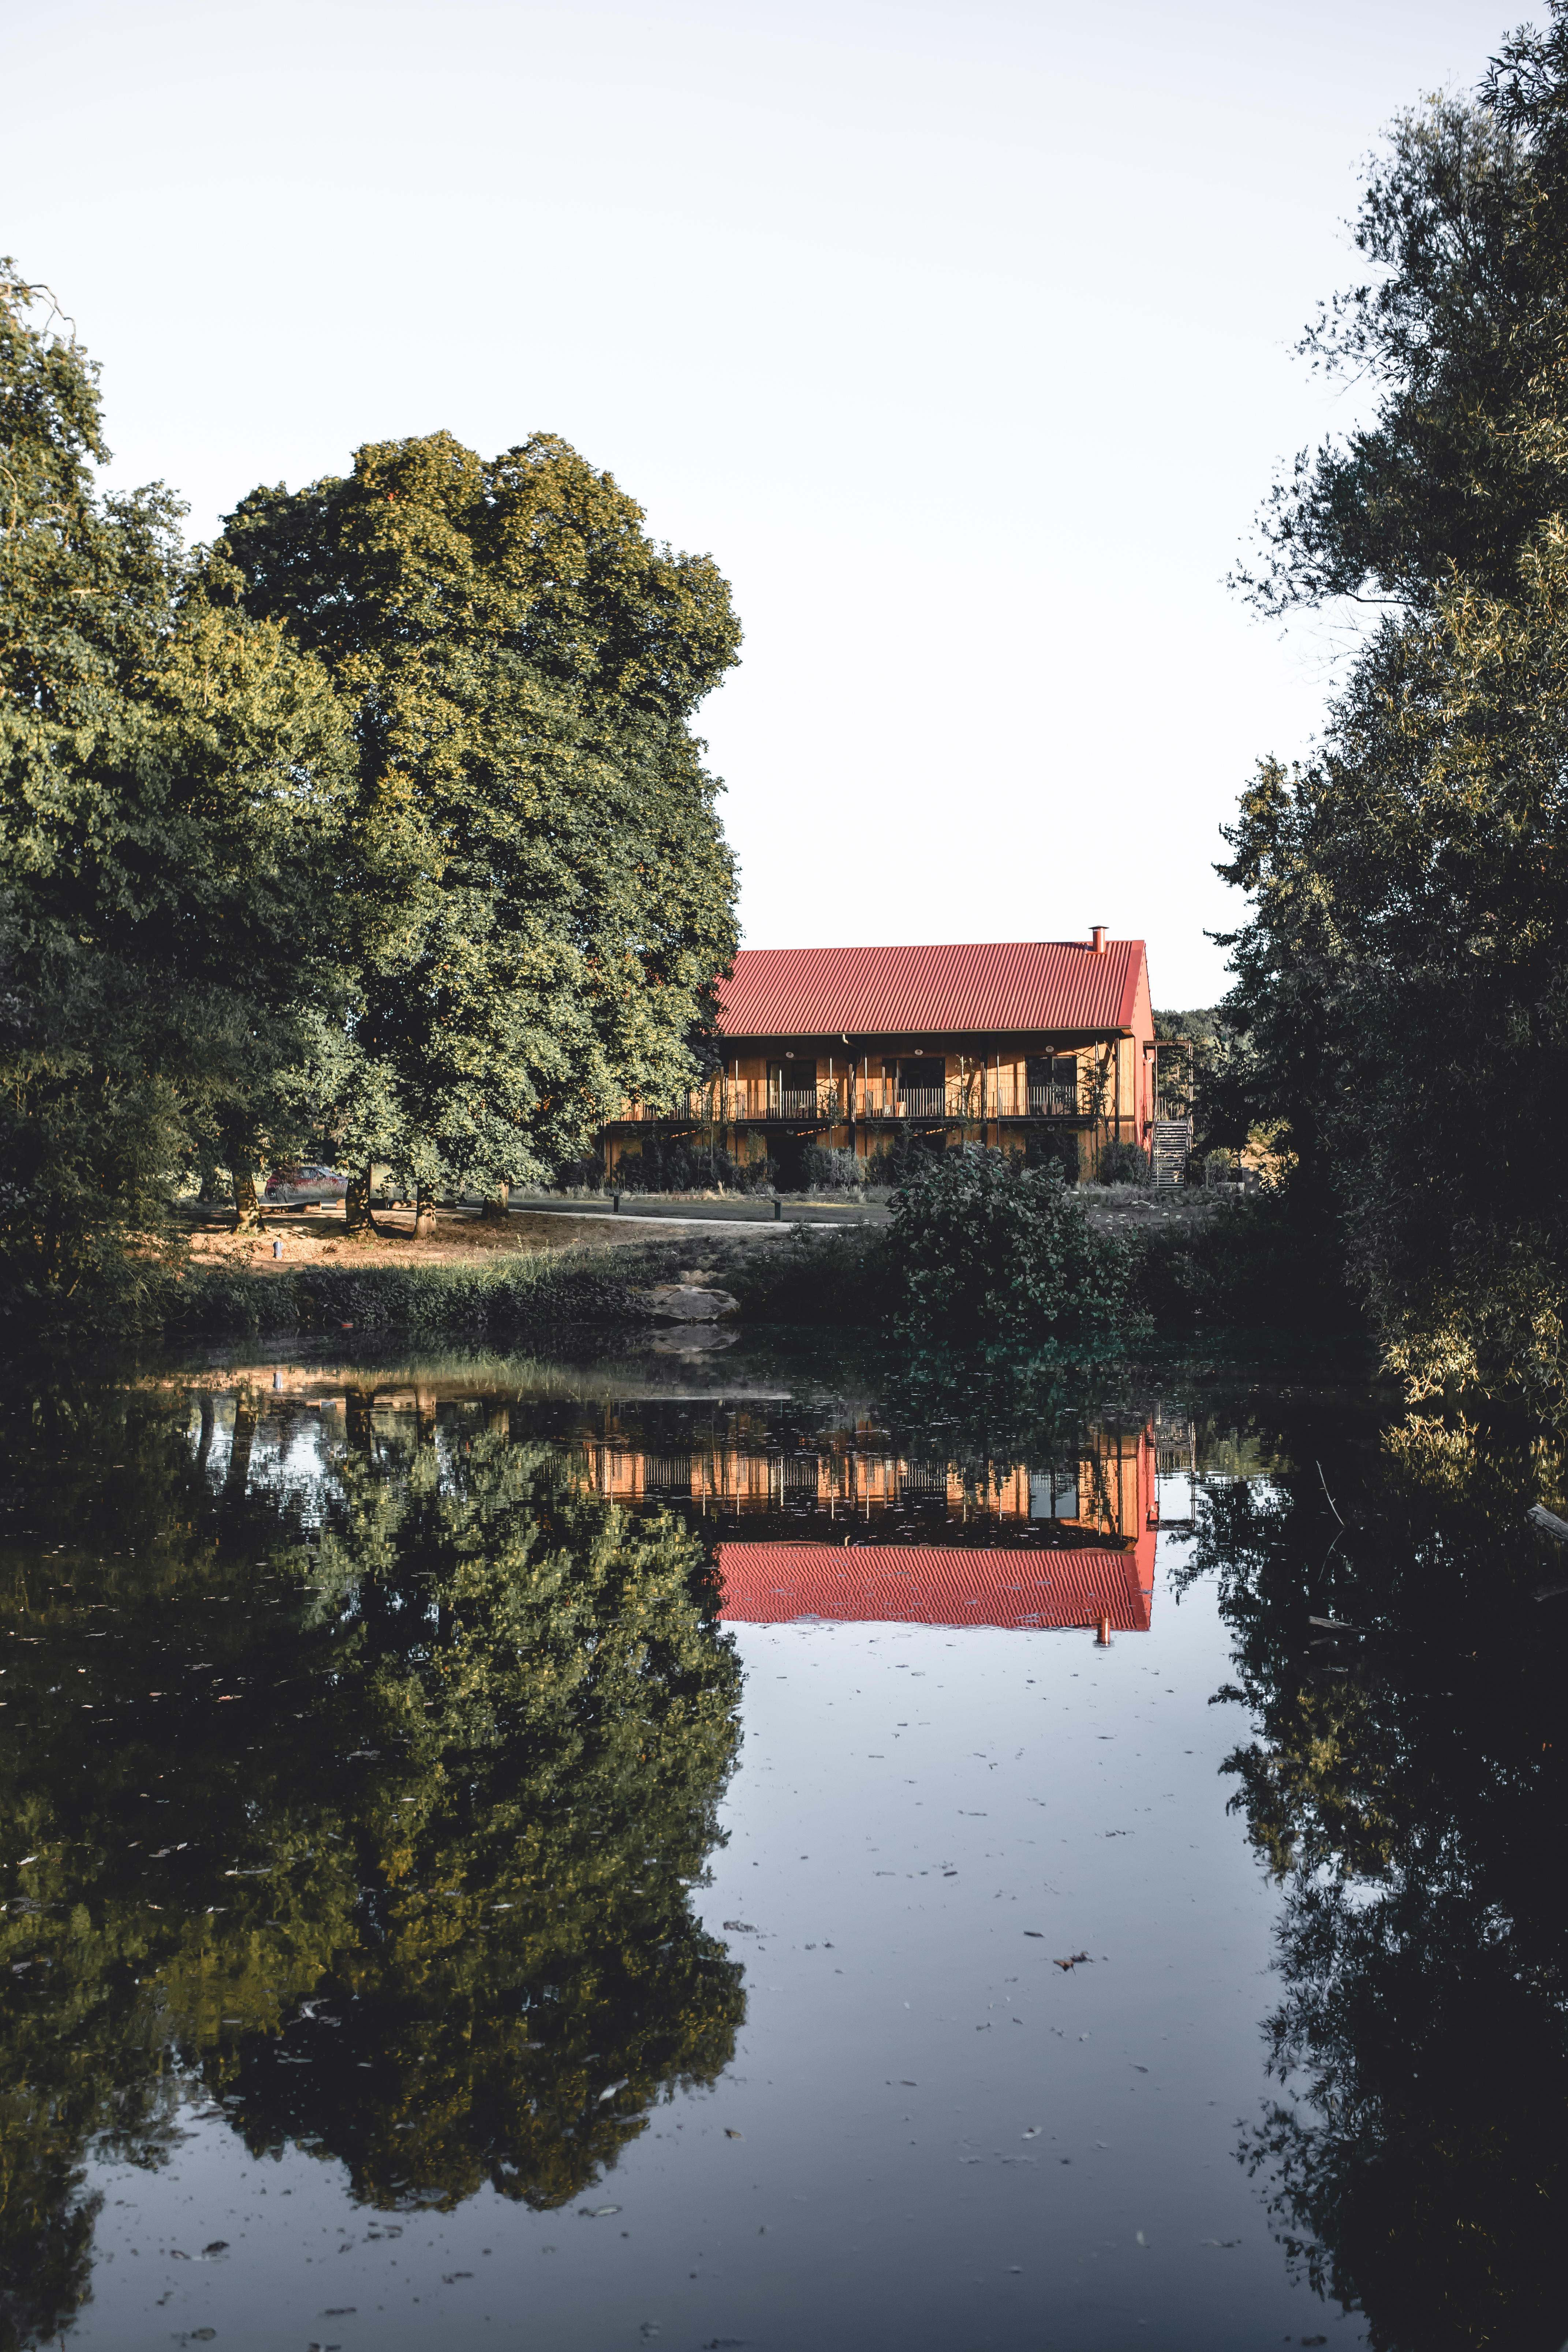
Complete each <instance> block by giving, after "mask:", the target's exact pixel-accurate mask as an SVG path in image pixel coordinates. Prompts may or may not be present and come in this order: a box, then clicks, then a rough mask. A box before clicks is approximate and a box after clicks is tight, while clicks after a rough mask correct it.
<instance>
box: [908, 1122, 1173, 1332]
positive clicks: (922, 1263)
mask: <svg viewBox="0 0 1568 2352" xmlns="http://www.w3.org/2000/svg"><path fill="white" fill-rule="evenodd" d="M893 1216H894V1223H893V1231H892V1234H891V1236H890V1238H889V1243H888V1245H887V1252H886V1263H887V1265H888V1267H889V1274H890V1277H891V1281H890V1306H891V1311H892V1314H893V1318H894V1320H895V1322H896V1323H897V1324H898V1325H899V1326H900V1328H902V1329H903V1330H904V1331H906V1332H907V1333H909V1334H910V1336H911V1337H917V1338H921V1339H956V1340H961V1341H963V1340H968V1341H975V1340H978V1341H980V1342H982V1343H994V1344H995V1345H997V1346H999V1347H1009V1346H1016V1345H1023V1344H1027V1343H1035V1344H1036V1345H1037V1344H1038V1343H1039V1342H1041V1341H1042V1340H1043V1341H1047V1342H1057V1343H1059V1344H1061V1345H1064V1346H1073V1347H1081V1346H1084V1345H1089V1346H1096V1347H1098V1346H1114V1345H1116V1344H1117V1343H1118V1342H1121V1343H1122V1344H1125V1343H1126V1342H1127V1341H1128V1340H1129V1339H1136V1338H1137V1337H1138V1336H1139V1334H1140V1331H1141V1329H1142V1323H1143V1318H1142V1315H1141V1313H1140V1311H1139V1309H1138V1308H1137V1307H1136V1305H1135V1304H1134V1302H1133V1299H1132V1297H1131V1259H1130V1258H1129V1256H1128V1255H1127V1253H1126V1252H1125V1251H1124V1250H1122V1249H1121V1247H1120V1246H1119V1245H1118V1244H1116V1243H1115V1242H1111V1241H1106V1240H1102V1239H1101V1238H1100V1236H1099V1235H1098V1234H1094V1233H1092V1232H1091V1231H1090V1229H1089V1220H1088V1218H1087V1217H1086V1216H1085V1214H1084V1212H1083V1209H1082V1207H1081V1206H1080V1204H1079V1202H1077V1201H1076V1200H1075V1199H1074V1198H1073V1195H1072V1192H1071V1191H1070V1190H1069V1188H1068V1186H1067V1185H1066V1184H1065V1183H1064V1182H1063V1181H1062V1175H1061V1171H1060V1170H1059V1169H1058V1168H1054V1167H1052V1168H1021V1167H1019V1166H1017V1165H1016V1163H1015V1162H1014V1161H1012V1160H1008V1159H1006V1158H1005V1157H1004V1156H1003V1155H1002V1154H1001V1153H1000V1152H994V1151H963V1152H949V1153H947V1154H946V1155H944V1157H943V1158H942V1159H941V1160H933V1161H932V1162H931V1165H930V1166H929V1167H928V1168H926V1169H924V1170H922V1171H921V1173H920V1174H919V1175H918V1176H916V1177H915V1179H914V1180H913V1181H912V1182H910V1184H908V1185H906V1186H905V1188H904V1190H903V1191H902V1192H900V1193H898V1194H897V1195H895V1197H894V1201H893Z"/></svg>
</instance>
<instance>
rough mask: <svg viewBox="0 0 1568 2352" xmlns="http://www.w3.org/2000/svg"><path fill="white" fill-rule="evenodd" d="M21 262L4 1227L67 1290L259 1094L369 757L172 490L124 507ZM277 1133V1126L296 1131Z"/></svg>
mask: <svg viewBox="0 0 1568 2352" xmlns="http://www.w3.org/2000/svg"><path fill="white" fill-rule="evenodd" d="M40 307H42V295H41V291H40V289H35V288H33V287H30V286H28V285H26V283H25V282H23V281H22V280H21V279H20V278H19V277H18V276H17V274H16V269H15V267H14V265H12V264H10V263H5V264H0V469H3V471H0V491H3V498H0V959H3V970H4V983H3V994H0V1068H3V1071H4V1076H5V1090H4V1097H3V1101H4V1108H3V1110H0V1160H3V1161H4V1162H5V1166H6V1169H7V1171H8V1181H6V1183H5V1186H4V1188H3V1189H0V1240H3V1243H4V1251H5V1261H6V1265H7V1267H8V1269H9V1276H10V1286H12V1288H13V1290H14V1291H20V1292H21V1293H26V1292H27V1291H29V1290H31V1291H35V1292H36V1291H37V1290H39V1289H40V1288H42V1289H47V1288H48V1287H49V1286H54V1287H55V1288H57V1289H74V1288H75V1287H77V1286H79V1285H80V1284H81V1283H82V1282H83V1281H84V1280H85V1279H87V1278H89V1276H91V1275H92V1274H93V1273H94V1272H95V1271H97V1272H105V1271H107V1270H108V1268H109V1267H110V1265H111V1264H112V1262H114V1261H115V1260H117V1259H119V1258H120V1257H121V1254H122V1252H123V1249H124V1245H125V1243H126V1240H127V1238H128V1237H129V1236H132V1235H134V1234H142V1236H143V1237H145V1236H147V1235H148V1234H153V1233H155V1231H156V1229H157V1227H158V1224H159V1222H160V1217H161V1213H162V1211H163V1204H164V1202H166V1198H167V1193H168V1187H169V1183H170V1181H171V1179H172V1178H173V1177H174V1175H175V1174H176V1173H177V1171H179V1170H180V1169H181V1167H182V1166H184V1165H188V1164H190V1162H191V1161H192V1160H194V1159H195V1157H196V1156H197V1155H198V1154H199V1151H200V1150H201V1146H202V1142H203V1139H205V1138H211V1137H213V1136H215V1135H217V1134H220V1133H221V1134H222V1135H223V1136H224V1137H225V1138H226V1139H229V1140H230V1141H231V1142H232V1144H233V1146H234V1148H235V1149H236V1150H237V1149H239V1148H244V1149H246V1150H249V1149H251V1148H252V1147H253V1145H254V1142H255V1129H256V1125H257V1118H258V1106H259V1104H260V1102H261V1100H262V1098H263V1097H266V1096H267V1095H268V1088H269V1086H270V1083H271V1081H272V1079H273V1078H274V1076H276V1074H277V1072H278V1071H279V1068H280V1067H281V1066H283V1065H284V1064H285V1063H286V1062H287V1061H288V1060H289V1056H290V1055H292V1054H294V1053H296V1052H297V1051H298V1050H299V1047H300V1036H301V1034H302V1033H301V1032H300V1029H299V1028H298V1027H297V1025H295V1024H296V1023H297V1020H298V1017H299V1016H300V1014H301V1013H304V1012H305V1011H306V1010H308V1009H310V1008H315V1009H317V1010H319V1011H322V1012H325V1011H326V1010H328V1009H329V1008H331V1007H332V1006H333V1005H335V1004H336V1003H338V1001H339V997H340V993H341V992H340V991H339V990H338V987H337V983H336V982H335V980H334V978H333V976H332V973H331V969H330V966H329V964H328V962H327V961H326V960H325V959H323V958H321V957H320V956H318V955H316V954H315V953H314V952H313V950H312V940H313V938H314V936H315V935H316V933H317V932H318V929H319V927H320V918H321V909H322V908H323V906H324V904H325V902H326V898H327V895H328V887H329V883H330V880H331V872H330V866H329V858H330V855H331V842H332V840H333V838H334V836H335V835H336V833H337V832H338V830H339V829H340V825H341V819H342V814H343V813H344V810H345V807H346V801H347V790H348V785H349V782H350V780H351V778H352V775H353V769H354V765H355V760H356V752H355V747H354V744H353V735H352V731H351V730H350V728H349V727H348V725H347V724H346V721H345V714H344V712H343V710H342V705H341V702H340V699H339V698H338V697H337V695H336V693H335V691H334V689H333V688H332V685H331V679H330V677H329V676H328V674H327V671H326V669H325V667H323V665H322V664H321V662H320V661H319V660H317V659H316V657H315V656H313V655H310V654H309V653H306V652H303V651H301V650H300V647H299V646H297V645H295V644H294V642H293V641H292V640H291V639H290V638H289V634H288V632H287V630H286V629H284V628H283V627H282V626H280V625H279V624H278V623H276V622H270V621H266V620H253V619H252V618H251V617H250V616H248V615H247V614H244V613H242V612H239V611H237V610H229V611H223V610H221V609H220V608H218V607H217V606H216V605H215V604H212V603H211V602H210V601H208V599H207V598H206V597H205V595H204V594H203V593H201V587H202V581H203V575H204V567H203V565H202V563H201V562H200V560H199V559H195V558H192V557H190V556H188V555H187V553H186V551H185V550H184V547H183V545H182V543H181V541H180V537H179V531H178V522H179V516H180V512H181V509H180V508H179V505H178V502H177V501H176V500H175V499H174V498H173V497H172V496H171V495H170V493H169V492H168V491H167V490H165V489H164V488H163V487H162V486H159V485H154V486H153V488H148V489H144V490H141V491H137V492H133V493H132V494H130V495H129V496H124V497H117V498H107V497H103V496H101V495H100V493H99V492H98V491H97V488H96V487H95V483H94V479H93V473H92V468H93V467H94V466H95V465H97V464H100V463H102V462H104V461H105V460H106V459H107V457H108V454H109V453H108V451H107V449H106V447H105V446H104V442H103V437H102V431H101V423H100V404H99V396H98V383H97V372H96V369H95V367H94V365H93V362H91V361H90V360H89V358H88V357H87V355H86V354H85V352H83V351H82V349H81V347H80V345H79V343H78V342H77V341H76V340H75V337H74V335H73V336H72V337H71V338H70V339H69V340H67V339H65V338H64V337H63V336H62V335H60V334H59V333H58V332H51V331H50V327H49V322H48V320H47V318H46V319H45V320H44V322H43V323H42V324H40V323H38V322H37V316H36V314H37V310H39V309H40ZM280 1140H281V1139H280Z"/></svg>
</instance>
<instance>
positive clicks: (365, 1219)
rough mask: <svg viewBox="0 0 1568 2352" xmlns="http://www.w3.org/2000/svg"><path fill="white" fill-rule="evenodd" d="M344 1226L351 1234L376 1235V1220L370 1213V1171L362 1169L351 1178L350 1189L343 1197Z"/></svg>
mask: <svg viewBox="0 0 1568 2352" xmlns="http://www.w3.org/2000/svg"><path fill="white" fill-rule="evenodd" d="M343 1224H344V1227H345V1229H346V1230H347V1231H348V1232H349V1233H351V1234H374V1231H375V1219H374V1217H373V1216H372V1215H371V1213H370V1170H369V1168H368V1167H365V1168H361V1169H359V1170H357V1171H355V1173H354V1174H353V1176H351V1177H350V1178H349V1189H348V1191H347V1192H345V1193H344V1195H343Z"/></svg>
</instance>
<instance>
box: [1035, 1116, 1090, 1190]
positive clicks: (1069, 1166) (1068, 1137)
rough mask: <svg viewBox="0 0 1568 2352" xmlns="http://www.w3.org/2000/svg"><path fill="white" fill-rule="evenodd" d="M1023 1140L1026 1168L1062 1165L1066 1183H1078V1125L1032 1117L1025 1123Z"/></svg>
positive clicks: (1063, 1179)
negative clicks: (1067, 1125)
mask: <svg viewBox="0 0 1568 2352" xmlns="http://www.w3.org/2000/svg"><path fill="white" fill-rule="evenodd" d="M1023 1139H1024V1150H1023V1154H1022V1159H1023V1165H1024V1166H1025V1167H1026V1168H1059V1169H1060V1170H1061V1174H1062V1181H1063V1183H1064V1184H1076V1183H1077V1182H1078V1180H1079V1173H1080V1168H1079V1143H1078V1139H1079V1129H1077V1128H1076V1127H1061V1126H1059V1125H1058V1123H1057V1121H1056V1120H1054V1119H1043V1118H1040V1119H1030V1120H1028V1121H1027V1122H1026V1124H1025V1127H1024V1129H1023Z"/></svg>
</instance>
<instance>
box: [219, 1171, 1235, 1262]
mask: <svg viewBox="0 0 1568 2352" xmlns="http://www.w3.org/2000/svg"><path fill="white" fill-rule="evenodd" d="M1079 1199H1080V1200H1081V1201H1082V1202H1083V1204H1084V1207H1085V1209H1086V1210H1087V1211H1088V1213H1089V1223H1091V1224H1092V1225H1094V1226H1096V1227H1097V1228H1098V1229H1099V1231H1100V1232H1101V1233H1127V1232H1129V1231H1131V1230H1133V1229H1135V1228H1139V1227H1148V1226H1153V1225H1160V1224H1170V1223H1178V1224H1184V1225H1187V1226H1189V1227H1190V1226H1193V1225H1195V1224H1202V1223H1205V1222H1206V1220H1207V1219H1208V1218H1210V1217H1211V1216H1214V1215H1215V1214H1216V1213H1218V1212H1219V1211H1220V1209H1221V1208H1222V1206H1223V1205H1224V1204H1223V1202H1222V1201H1221V1199H1220V1197H1219V1196H1218V1195H1217V1194H1215V1193H1214V1192H1201V1191H1198V1190H1195V1189H1186V1190H1183V1191H1180V1192H1152V1191H1149V1190H1146V1189H1144V1188H1142V1187H1141V1186H1136V1185H1131V1184H1118V1185H1109V1186H1101V1185H1099V1184H1085V1185H1082V1186H1080V1187H1079ZM650 1205H651V1204H650ZM813 1205H814V1206H815V1205H816V1204H813ZM658 1210H659V1214H658V1223H653V1222H652V1221H651V1220H648V1219H645V1218H643V1217H640V1216H637V1215H635V1214H628V1215H626V1216H625V1217H624V1218H623V1217H614V1216H606V1215H605V1214H604V1213H603V1212H602V1211H600V1212H597V1213H592V1212H591V1213H587V1214H585V1215H583V1216H574V1215H572V1214H571V1213H570V1212H569V1211H567V1210H562V1209H550V1210H531V1209H513V1210H512V1211H511V1212H510V1214H509V1215H508V1216H507V1218H506V1219H505V1221H504V1222H502V1221H501V1220H500V1219H499V1218H498V1219H490V1218H485V1217H481V1216H480V1214H479V1211H478V1210H477V1209H437V1212H436V1230H435V1232H434V1234H430V1235H429V1236H428V1237H426V1239H423V1240H420V1241H416V1240H415V1238H414V1212H413V1210H412V1209H378V1210H377V1211H376V1214H375V1226H376V1229H375V1231H374V1233H373V1234H363V1235H358V1236H356V1237H355V1238H354V1239H353V1240H352V1241H351V1240H350V1238H349V1236H348V1234H346V1233H345V1232H344V1230H343V1212H342V1206H341V1204H339V1203H337V1202H333V1203H332V1204H331V1205H330V1206H328V1205H323V1206H321V1207H319V1208H317V1207H310V1208H305V1207H298V1208H289V1209H264V1210H263V1211H262V1212H261V1230H260V1232H259V1233H257V1234H236V1233H234V1232H233V1231H232V1230H231V1227H232V1223H233V1215H232V1212H230V1211H227V1210H201V1209H193V1210H189V1211H187V1213H186V1215H187V1221H188V1225H189V1231H190V1235H191V1256H192V1259H193V1260H194V1262H195V1264H196V1265H231V1266H247V1267H249V1268H250V1269H251V1270H252V1271H253V1272H254V1273H257V1274H280V1273H283V1272H284V1271H285V1270H286V1269H287V1268H289V1266H300V1265H312V1264H314V1263H315V1262H316V1261H317V1260H319V1259H331V1258H338V1259H347V1260H349V1261H351V1262H352V1263H353V1264H354V1265H376V1264H381V1265H387V1264H391V1263H393V1262H394V1261H395V1262H396V1263H398V1264H400V1265H408V1264H409V1263H411V1262H413V1263H416V1264H419V1265H451V1264H452V1263H454V1262H455V1261H457V1260H459V1259H462V1258H468V1257H473V1256H475V1255H489V1253H490V1252H492V1251H495V1250H530V1251H532V1250H563V1249H573V1248H579V1247H583V1246H586V1247H588V1248H590V1249H616V1248H622V1249H624V1248H628V1247H633V1246H636V1245H637V1244H646V1243H648V1242H650V1241H655V1240H657V1239H658V1238H659V1237H660V1236H661V1235H662V1236H663V1237H665V1238H668V1239H674V1238H676V1237H677V1236H678V1235H681V1234H690V1235H691V1236H693V1238H696V1237H697V1236H700V1237H701V1238H702V1239H703V1240H704V1241H709V1240H711V1241H713V1242H715V1243H717V1242H719V1240H720V1239H721V1237H722V1239H723V1240H725V1241H728V1240H729V1239H730V1238H731V1236H734V1237H736V1238H741V1237H742V1236H743V1237H744V1238H745V1239H747V1240H748V1241H761V1240H763V1238H764V1236H765V1237H767V1238H769V1239H773V1240H778V1239H782V1238H783V1237H784V1234H786V1233H787V1232H788V1231H789V1230H790V1223H787V1222H786V1223H784V1224H780V1225H774V1224H773V1223H763V1222H761V1221H758V1220H755V1219H751V1218H748V1219H746V1220H745V1221H743V1222H742V1221H741V1220H739V1219H737V1220H736V1221H735V1222H734V1223H731V1222H730V1221H729V1220H728V1219H721V1218H719V1217H715V1216H714V1215H713V1213H712V1211H711V1210H709V1209H707V1208H706V1205H705V1204H703V1203H698V1204H697V1205H696V1206H695V1207H694V1209H693V1212H692V1215H691V1218H690V1220H689V1221H688V1220H686V1219H684V1218H682V1217H681V1216H680V1215H679V1212H678V1211H673V1210H672V1204H671V1203H669V1202H665V1201H661V1202H659V1203H658ZM799 1214H800V1210H799V1208H797V1207H795V1206H788V1207H786V1209H785V1218H786V1220H790V1221H793V1219H794V1218H795V1216H797V1215H799ZM845 1214H846V1213H845V1212H844V1211H843V1210H842V1209H840V1210H839V1211H838V1212H837V1217H836V1216H835V1212H834V1210H833V1209H832V1208H831V1207H827V1208H826V1209H825V1210H824V1211H823V1212H822V1214H821V1219H820V1221H821V1222H823V1223H827V1222H828V1221H829V1220H833V1221H834V1222H837V1218H842V1217H845ZM862 1214H863V1213H862ZM846 1221H847V1220H846ZM853 1222H855V1223H860V1222H861V1217H859V1216H857V1217H855V1218H854V1219H853ZM865 1222H867V1223H885V1222H886V1214H885V1212H883V1213H882V1214H881V1215H879V1216H876V1215H874V1216H871V1217H867V1218H866V1219H865ZM720 1226H722V1235H721V1234H720V1231H719V1230H718V1228H719V1227H720ZM276 1242H281V1243H282V1244H283V1248H282V1253H281V1255H275V1254H274V1249H273V1244H274V1243H276Z"/></svg>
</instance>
